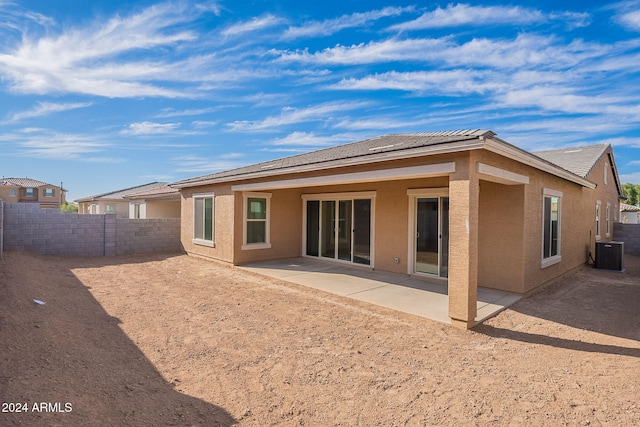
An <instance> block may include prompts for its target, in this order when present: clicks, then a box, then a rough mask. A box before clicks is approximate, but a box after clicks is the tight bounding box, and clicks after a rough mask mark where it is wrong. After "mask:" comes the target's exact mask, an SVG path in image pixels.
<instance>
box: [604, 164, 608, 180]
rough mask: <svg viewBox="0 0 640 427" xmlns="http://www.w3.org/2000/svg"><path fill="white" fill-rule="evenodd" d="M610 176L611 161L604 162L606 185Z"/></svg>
mask: <svg viewBox="0 0 640 427" xmlns="http://www.w3.org/2000/svg"><path fill="white" fill-rule="evenodd" d="M608 176H609V163H607V162H604V185H607V178H608Z"/></svg>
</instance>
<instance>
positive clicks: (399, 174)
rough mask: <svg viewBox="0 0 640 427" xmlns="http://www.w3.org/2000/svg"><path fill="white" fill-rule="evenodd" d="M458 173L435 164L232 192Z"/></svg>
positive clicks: (270, 183) (450, 164)
mask: <svg viewBox="0 0 640 427" xmlns="http://www.w3.org/2000/svg"><path fill="white" fill-rule="evenodd" d="M455 171H456V163H455V162H446V163H434V164H430V165H420V166H408V167H403V168H393V169H381V170H376V171H367V172H350V173H341V174H334V175H324V176H316V177H307V178H294V179H284V180H279V181H268V182H255V183H249V184H238V185H232V186H231V190H232V191H258V190H279V189H284V188H299V187H318V186H324V185H336V184H355V183H361V182H379V181H395V180H400V179H415V178H427V177H433V176H446V175H448V174H450V173H453V172H455Z"/></svg>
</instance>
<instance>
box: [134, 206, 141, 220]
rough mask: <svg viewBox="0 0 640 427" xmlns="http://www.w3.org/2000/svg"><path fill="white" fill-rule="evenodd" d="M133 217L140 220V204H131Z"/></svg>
mask: <svg viewBox="0 0 640 427" xmlns="http://www.w3.org/2000/svg"><path fill="white" fill-rule="evenodd" d="M133 217H134V218H135V219H140V203H134V204H133Z"/></svg>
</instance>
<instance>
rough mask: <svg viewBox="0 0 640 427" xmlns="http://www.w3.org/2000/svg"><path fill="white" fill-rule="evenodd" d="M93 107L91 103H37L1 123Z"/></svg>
mask: <svg viewBox="0 0 640 427" xmlns="http://www.w3.org/2000/svg"><path fill="white" fill-rule="evenodd" d="M91 105H93V103H91V102H76V103H63V104H56V103H52V102H38V105H37V106H36V107H34V108H32V109H30V110H27V111H22V112H20V113H14V114H13V115H11V117H9V118H8V119H7V120H6V121H4V122H3V123H13V122H17V121H20V120H24V119H31V118H34V117H42V116H47V115H49V114H53V113H59V112H62V111H68V110H75V109H78V108H86V107H90V106H91Z"/></svg>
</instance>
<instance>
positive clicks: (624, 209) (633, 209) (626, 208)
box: [620, 203, 640, 212]
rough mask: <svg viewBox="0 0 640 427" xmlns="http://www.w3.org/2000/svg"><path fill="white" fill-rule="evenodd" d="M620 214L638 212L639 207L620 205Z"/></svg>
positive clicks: (639, 210)
mask: <svg viewBox="0 0 640 427" xmlns="http://www.w3.org/2000/svg"><path fill="white" fill-rule="evenodd" d="M620 212H640V207H638V206H633V205H627V204H626V203H620Z"/></svg>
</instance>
